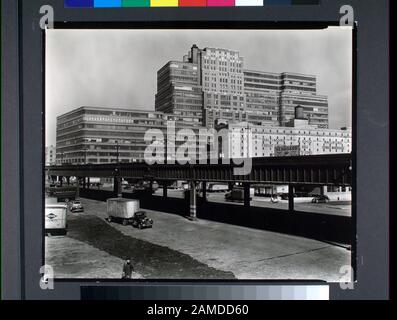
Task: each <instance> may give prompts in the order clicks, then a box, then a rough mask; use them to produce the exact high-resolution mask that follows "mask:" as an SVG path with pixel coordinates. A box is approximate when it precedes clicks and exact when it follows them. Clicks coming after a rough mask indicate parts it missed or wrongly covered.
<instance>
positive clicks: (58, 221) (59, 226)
mask: <svg viewBox="0 0 397 320" xmlns="http://www.w3.org/2000/svg"><path fill="white" fill-rule="evenodd" d="M66 212H67V205H66V204H64V203H58V204H46V205H45V213H44V219H45V234H46V235H66V233H67V216H66Z"/></svg>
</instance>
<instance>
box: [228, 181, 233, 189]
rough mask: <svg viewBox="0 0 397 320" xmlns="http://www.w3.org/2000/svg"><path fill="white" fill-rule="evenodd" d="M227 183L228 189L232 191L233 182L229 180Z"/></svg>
mask: <svg viewBox="0 0 397 320" xmlns="http://www.w3.org/2000/svg"><path fill="white" fill-rule="evenodd" d="M228 185H229V190H230V191H232V190H233V186H234V183H233V182H229V183H228Z"/></svg>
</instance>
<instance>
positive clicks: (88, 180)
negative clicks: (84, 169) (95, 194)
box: [87, 177, 90, 189]
mask: <svg viewBox="0 0 397 320" xmlns="http://www.w3.org/2000/svg"><path fill="white" fill-rule="evenodd" d="M89 188H90V177H87V189H89Z"/></svg>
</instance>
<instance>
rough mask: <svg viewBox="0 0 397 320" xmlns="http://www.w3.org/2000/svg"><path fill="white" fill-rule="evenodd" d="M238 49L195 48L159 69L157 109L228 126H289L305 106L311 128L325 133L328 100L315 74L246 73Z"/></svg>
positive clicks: (255, 71)
mask: <svg viewBox="0 0 397 320" xmlns="http://www.w3.org/2000/svg"><path fill="white" fill-rule="evenodd" d="M244 63H245V62H244V59H243V57H241V56H240V53H239V52H238V51H233V50H227V49H219V48H204V49H200V48H198V47H197V46H196V45H193V46H192V48H191V49H190V51H189V52H188V54H187V55H185V56H184V57H183V61H171V62H168V63H167V64H166V65H165V66H164V67H162V68H161V69H160V70H159V71H158V76H157V77H158V88H157V94H156V110H158V111H164V112H167V113H173V112H174V113H175V112H176V113H177V114H179V115H189V116H192V117H198V118H199V119H200V120H198V121H199V123H200V124H202V125H204V126H206V127H214V125H215V123H216V122H217V121H218V120H221V121H224V122H227V123H229V122H241V121H246V122H248V123H251V124H254V125H270V126H285V125H286V124H287V123H288V122H289V121H290V120H291V119H293V118H294V112H295V109H294V108H295V107H296V106H297V105H301V106H302V107H303V112H304V115H305V117H307V118H308V120H309V123H310V125H314V126H316V127H317V128H323V129H327V128H328V127H329V126H328V98H327V97H326V96H323V95H318V94H317V80H316V77H315V76H312V75H306V74H296V73H290V72H284V73H270V72H264V71H258V70H246V69H244Z"/></svg>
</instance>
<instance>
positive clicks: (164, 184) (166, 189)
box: [163, 181, 168, 198]
mask: <svg viewBox="0 0 397 320" xmlns="http://www.w3.org/2000/svg"><path fill="white" fill-rule="evenodd" d="M167 187H168V183H167V182H166V181H163V197H164V198H167V196H168V194H167V192H168V188H167Z"/></svg>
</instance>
